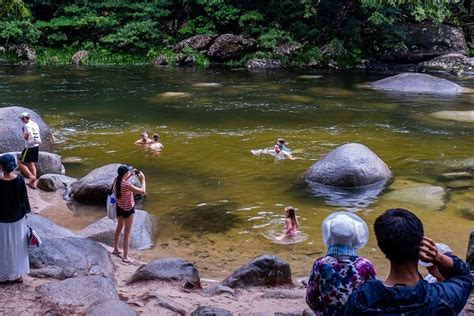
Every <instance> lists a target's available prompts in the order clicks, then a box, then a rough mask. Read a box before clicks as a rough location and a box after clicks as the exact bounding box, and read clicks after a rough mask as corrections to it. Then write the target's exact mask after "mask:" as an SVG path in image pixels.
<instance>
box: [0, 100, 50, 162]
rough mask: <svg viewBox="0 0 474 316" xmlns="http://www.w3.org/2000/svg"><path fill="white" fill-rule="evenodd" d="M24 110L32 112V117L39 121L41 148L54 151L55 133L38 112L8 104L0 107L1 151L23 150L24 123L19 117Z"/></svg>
mask: <svg viewBox="0 0 474 316" xmlns="http://www.w3.org/2000/svg"><path fill="white" fill-rule="evenodd" d="M22 112H28V113H30V117H31V119H32V120H33V121H35V122H36V123H38V126H39V128H40V134H41V145H40V150H44V151H50V152H51V151H53V143H54V141H53V135H52V133H51V131H50V129H49V127H48V125H46V123H45V122H44V121H43V119H42V118H41V117H40V116H39V115H38V113H36V112H34V111H33V110H31V109H27V108H24V107H21V106H8V107H2V108H0V153H4V152H9V151H21V150H22V149H23V147H24V146H25V141H24V139H23V134H22V132H21V128H22V127H23V123H22V122H21V121H20V119H19V117H20V114H21V113H22Z"/></svg>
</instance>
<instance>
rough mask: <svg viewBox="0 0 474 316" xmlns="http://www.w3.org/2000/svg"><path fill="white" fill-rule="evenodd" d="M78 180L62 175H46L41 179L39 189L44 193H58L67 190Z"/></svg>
mask: <svg viewBox="0 0 474 316" xmlns="http://www.w3.org/2000/svg"><path fill="white" fill-rule="evenodd" d="M75 181H76V179H74V178H71V177H68V176H65V175H62V174H44V175H42V176H41V177H39V180H38V188H40V189H41V190H43V191H48V192H51V191H56V190H60V189H66V188H67V186H68V185H70V184H71V183H73V182H75Z"/></svg>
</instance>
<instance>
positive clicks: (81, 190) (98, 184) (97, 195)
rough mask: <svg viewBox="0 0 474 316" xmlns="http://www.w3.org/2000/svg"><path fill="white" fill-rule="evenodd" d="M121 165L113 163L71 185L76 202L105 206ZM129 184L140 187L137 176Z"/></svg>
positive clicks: (131, 178) (95, 170)
mask: <svg viewBox="0 0 474 316" xmlns="http://www.w3.org/2000/svg"><path fill="white" fill-rule="evenodd" d="M118 167H120V164H118V163H113V164H108V165H105V166H103V167H100V168H97V169H94V170H92V171H91V172H90V173H89V174H87V175H86V176H84V177H82V178H81V179H79V180H78V181H76V182H74V183H73V184H72V185H71V190H72V194H73V197H74V199H75V200H77V201H79V202H83V203H89V204H94V203H97V204H103V205H104V207H105V200H106V198H107V194H109V192H110V189H111V188H112V185H113V182H114V179H115V178H116V177H117V169H118ZM129 182H130V183H132V184H133V185H135V186H140V182H139V180H138V178H137V177H136V176H132V177H130V179H129Z"/></svg>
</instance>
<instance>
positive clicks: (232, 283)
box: [222, 255, 293, 288]
mask: <svg viewBox="0 0 474 316" xmlns="http://www.w3.org/2000/svg"><path fill="white" fill-rule="evenodd" d="M222 285H224V286H228V287H230V288H242V287H249V286H280V285H293V282H292V281H291V269H290V265H289V264H288V263H286V262H284V261H283V260H281V259H280V258H278V257H275V256H268V255H263V256H260V257H257V258H255V259H254V260H252V261H250V262H249V263H247V264H246V265H245V266H243V267H241V268H239V269H238V270H236V271H235V272H234V273H232V274H231V275H230V276H229V277H227V278H226V279H225V280H224V281H222Z"/></svg>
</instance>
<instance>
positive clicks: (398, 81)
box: [369, 73, 469, 95]
mask: <svg viewBox="0 0 474 316" xmlns="http://www.w3.org/2000/svg"><path fill="white" fill-rule="evenodd" d="M369 87H371V88H373V89H377V90H385V91H394V92H404V93H426V94H444V95H457V94H461V93H464V92H468V91H469V89H466V88H463V87H461V86H459V85H457V84H455V83H454V82H452V81H449V80H446V79H442V78H437V77H434V76H431V75H427V74H420V73H401V74H398V75H396V76H392V77H388V78H384V79H381V80H377V81H375V82H372V83H370V84H369Z"/></svg>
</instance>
